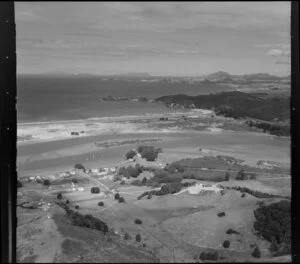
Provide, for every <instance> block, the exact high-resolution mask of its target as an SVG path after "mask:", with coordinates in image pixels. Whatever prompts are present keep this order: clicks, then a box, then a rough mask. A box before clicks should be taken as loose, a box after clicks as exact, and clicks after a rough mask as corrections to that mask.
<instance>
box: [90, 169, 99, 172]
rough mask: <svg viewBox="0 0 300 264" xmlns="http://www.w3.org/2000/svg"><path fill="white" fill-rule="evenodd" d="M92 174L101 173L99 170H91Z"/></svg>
mask: <svg viewBox="0 0 300 264" xmlns="http://www.w3.org/2000/svg"><path fill="white" fill-rule="evenodd" d="M91 172H92V173H98V172H99V169H91Z"/></svg>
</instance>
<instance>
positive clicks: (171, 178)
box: [151, 170, 183, 183]
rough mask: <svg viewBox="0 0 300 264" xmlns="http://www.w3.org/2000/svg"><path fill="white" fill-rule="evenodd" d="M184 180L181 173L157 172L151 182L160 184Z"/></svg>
mask: <svg viewBox="0 0 300 264" xmlns="http://www.w3.org/2000/svg"><path fill="white" fill-rule="evenodd" d="M182 178H183V176H182V175H181V174H180V173H170V172H168V171H165V170H156V171H155V172H154V176H153V177H152V178H151V180H152V181H154V182H158V183H171V182H181V180H182Z"/></svg>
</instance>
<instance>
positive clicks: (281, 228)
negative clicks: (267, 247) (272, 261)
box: [254, 201, 291, 254]
mask: <svg viewBox="0 0 300 264" xmlns="http://www.w3.org/2000/svg"><path fill="white" fill-rule="evenodd" d="M254 217H255V222H254V229H255V230H256V232H257V234H258V235H259V236H262V237H263V238H264V239H266V240H267V241H269V242H271V243H272V246H271V250H272V251H281V252H284V253H286V254H288V253H290V251H291V203H290V202H289V201H280V202H277V203H273V204H270V205H266V206H261V207H259V208H257V209H256V210H255V211H254Z"/></svg>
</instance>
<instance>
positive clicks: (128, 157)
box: [125, 150, 137, 159]
mask: <svg viewBox="0 0 300 264" xmlns="http://www.w3.org/2000/svg"><path fill="white" fill-rule="evenodd" d="M136 154H137V152H136V151H135V150H129V151H128V152H127V153H126V155H125V157H126V159H132V158H134V156H135V155H136Z"/></svg>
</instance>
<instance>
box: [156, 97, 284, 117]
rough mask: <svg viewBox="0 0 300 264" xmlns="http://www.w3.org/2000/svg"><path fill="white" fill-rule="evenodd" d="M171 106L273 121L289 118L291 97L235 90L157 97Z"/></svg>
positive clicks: (159, 100) (158, 100)
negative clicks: (269, 96)
mask: <svg viewBox="0 0 300 264" xmlns="http://www.w3.org/2000/svg"><path fill="white" fill-rule="evenodd" d="M156 101H157V102H163V103H165V104H166V105H167V106H169V107H176V106H183V107H185V108H199V109H211V110H215V112H216V113H219V114H225V115H227V116H232V117H235V118H240V117H250V118H256V119H261V120H265V121H271V120H273V119H274V118H277V119H279V120H287V119H288V118H289V116H290V102H289V98H286V97H276V98H260V97H258V96H256V95H252V94H248V93H243V92H238V91H233V92H220V93H215V94H209V95H199V96H188V95H185V94H177V95H170V96H163V97H160V98H157V99H156Z"/></svg>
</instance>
